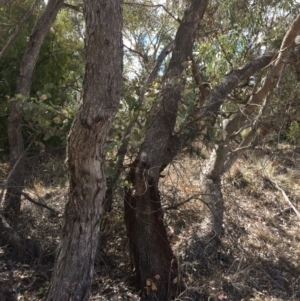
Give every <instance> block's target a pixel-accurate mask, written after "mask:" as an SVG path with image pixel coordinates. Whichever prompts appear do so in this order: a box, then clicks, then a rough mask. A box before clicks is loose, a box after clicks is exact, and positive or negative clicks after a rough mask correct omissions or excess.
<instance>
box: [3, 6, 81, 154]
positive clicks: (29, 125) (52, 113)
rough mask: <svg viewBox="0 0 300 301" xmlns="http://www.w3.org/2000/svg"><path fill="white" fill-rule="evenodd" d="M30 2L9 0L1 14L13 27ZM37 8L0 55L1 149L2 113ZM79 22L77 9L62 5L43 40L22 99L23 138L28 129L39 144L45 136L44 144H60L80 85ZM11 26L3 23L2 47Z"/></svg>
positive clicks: (10, 93)
mask: <svg viewBox="0 0 300 301" xmlns="http://www.w3.org/2000/svg"><path fill="white" fill-rule="evenodd" d="M29 5H30V1H28V2H27V3H24V5H22V6H20V5H19V4H18V3H14V4H12V5H11V6H9V7H5V8H4V13H3V14H2V15H1V17H2V20H3V21H4V20H8V19H9V20H13V21H10V23H12V24H10V26H11V27H12V28H13V27H14V26H16V24H17V23H18V22H19V20H20V19H21V18H22V17H23V14H24V13H25V12H26V9H27V6H28V7H29ZM40 9H41V8H38V9H37V10H36V11H35V12H34V14H33V16H32V17H31V19H30V21H29V23H28V25H27V26H26V27H25V28H24V29H23V30H22V31H21V32H20V33H19V35H18V36H17V38H16V39H15V41H14V42H13V44H12V45H11V47H10V48H9V49H8V51H7V53H6V54H5V55H4V57H3V58H2V59H0V78H1V80H0V101H1V103H0V116H1V117H0V118H2V119H3V123H1V129H2V131H1V134H0V148H1V149H4V150H7V149H8V143H7V136H6V125H5V119H6V118H7V116H8V110H9V106H10V104H11V100H12V99H13V96H14V93H15V85H16V81H17V78H18V76H19V68H20V61H21V58H22V55H23V53H24V51H25V49H26V46H27V41H28V37H29V34H30V31H31V29H32V27H33V25H34V22H35V21H36V19H37V17H38V15H39V13H40V12H39V10H40ZM82 22H83V20H82V16H80V14H79V13H74V12H69V11H68V10H66V9H64V10H62V11H61V13H60V14H59V16H58V18H57V20H56V22H55V24H54V26H53V28H52V30H51V31H50V33H49V34H48V36H47V37H46V40H45V42H44V43H43V45H42V49H41V52H40V56H39V59H38V62H37V66H36V70H35V76H34V79H33V83H32V89H31V94H30V99H29V100H28V102H27V103H26V104H25V103H24V111H25V120H24V121H25V124H24V134H25V136H26V137H28V138H29V137H30V136H31V135H33V136H34V137H35V139H36V142H35V144H36V145H40V146H41V147H44V146H43V145H44V144H45V142H46V141H47V143H46V144H47V145H48V146H57V145H65V140H66V135H67V132H68V130H69V127H70V123H71V120H72V117H73V113H74V110H75V109H76V106H77V101H78V95H80V91H81V82H82V73H83V56H82V53H83V39H82V37H81V33H80V32H78V30H79V29H80V30H82V26H83V25H82ZM75 23H76V26H75ZM11 27H7V28H5V27H4V28H3V29H2V37H1V41H0V47H1V48H2V47H3V46H4V44H5V43H6V41H7V40H8V38H9V37H10V34H11V30H9V29H10V28H11ZM6 29H7V30H6ZM41 96H42V97H43V99H41ZM66 112H67V113H66ZM63 115H66V116H65V117H63Z"/></svg>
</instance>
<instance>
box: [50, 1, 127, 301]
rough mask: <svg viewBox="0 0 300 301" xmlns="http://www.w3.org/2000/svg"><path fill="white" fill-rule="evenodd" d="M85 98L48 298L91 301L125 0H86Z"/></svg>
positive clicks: (73, 139)
mask: <svg viewBox="0 0 300 301" xmlns="http://www.w3.org/2000/svg"><path fill="white" fill-rule="evenodd" d="M84 5H85V10H84V11H85V20H86V69H85V78H84V84H83V91H84V93H83V102H82V104H81V105H80V108H79V110H78V113H77V115H76V117H75V120H74V123H73V125H72V128H71V131H70V135H69V138H68V149H67V152H68V158H67V162H68V166H69V173H70V175H69V178H70V189H69V201H68V203H67V205H66V209H65V215H64V225H63V229H62V235H61V241H60V243H59V246H58V250H57V256H56V263H55V267H54V272H53V276H52V282H51V285H50V289H49V293H48V296H47V300H48V301H50V300H53V301H62V300H88V297H89V291H90V285H91V281H92V277H93V271H94V260H95V254H96V250H97V245H98V241H99V232H100V221H101V216H102V211H103V200H104V196H105V190H106V184H105V177H106V174H105V166H104V164H105V149H104V143H105V140H106V137H107V135H108V132H109V129H110V127H111V123H112V120H113V118H114V116H115V114H116V111H117V108H118V104H119V100H120V95H121V89H122V47H123V46H122V34H121V31H122V1H121V0H86V1H85V3H84Z"/></svg>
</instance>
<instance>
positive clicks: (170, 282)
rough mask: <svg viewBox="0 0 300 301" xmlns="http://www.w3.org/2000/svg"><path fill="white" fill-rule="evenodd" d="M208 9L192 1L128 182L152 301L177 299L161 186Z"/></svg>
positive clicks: (141, 280)
mask: <svg viewBox="0 0 300 301" xmlns="http://www.w3.org/2000/svg"><path fill="white" fill-rule="evenodd" d="M207 4H208V1H206V0H203V1H199V0H192V1H191V3H190V5H189V7H188V9H187V10H186V12H185V14H184V17H183V20H182V21H181V24H180V26H179V28H178V31H177V34H176V37H175V46H174V50H173V53H172V57H171V60H170V63H169V66H168V69H167V71H166V74H165V76H164V86H163V88H162V91H161V99H160V104H159V107H158V110H157V113H156V115H155V117H154V119H153V123H152V125H151V126H150V128H149V130H148V132H147V135H146V138H145V141H144V143H143V145H142V146H141V148H140V151H139V155H138V157H137V159H136V160H135V161H134V162H133V163H132V165H131V168H130V172H129V174H128V176H127V180H128V181H129V182H130V183H131V187H130V188H128V189H127V190H126V197H125V206H124V208H125V213H124V218H125V223H126V229H127V235H128V238H129V246H130V251H131V255H132V261H133V264H134V267H135V272H136V278H137V279H136V282H137V285H138V287H139V289H141V290H143V292H144V293H145V298H146V299H151V300H167V299H168V300H169V298H171V297H172V296H174V295H175V293H176V289H175V285H174V284H175V282H176V281H174V279H175V277H176V276H177V262H176V259H175V256H174V255H173V252H172V249H171V247H170V244H169V241H168V238H167V233H166V229H165V226H164V222H163V212H162V208H161V201H160V195H159V191H158V181H159V173H160V171H161V170H162V168H163V167H164V164H165V162H166V160H167V159H166V158H167V157H168V155H169V150H168V144H169V142H170V140H171V138H172V134H173V130H174V126H175V122H176V117H177V110H178V102H179V100H180V98H181V93H182V91H183V89H184V78H183V76H182V73H183V71H184V62H187V61H189V60H191V59H192V48H193V42H194V38H195V35H196V32H197V28H198V26H199V23H200V21H201V19H202V17H203V14H204V12H205V10H206V7H207Z"/></svg>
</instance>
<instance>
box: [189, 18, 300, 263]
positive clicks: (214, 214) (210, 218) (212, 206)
mask: <svg viewBox="0 0 300 301" xmlns="http://www.w3.org/2000/svg"><path fill="white" fill-rule="evenodd" d="M299 30H300V15H299V16H298V17H297V18H296V19H295V21H294V22H293V24H292V26H291V28H290V30H289V31H288V32H287V33H286V35H285V37H284V39H283V42H282V45H281V48H280V51H279V52H278V53H277V55H276V56H275V57H273V58H274V59H273V61H272V64H273V67H272V68H271V69H270V71H269V74H268V75H267V77H266V80H265V82H264V84H263V85H262V87H261V88H260V89H259V90H258V91H253V95H252V96H251V97H250V99H249V101H248V104H247V105H246V106H245V107H244V109H242V110H241V112H240V113H238V114H237V115H236V116H235V117H234V118H233V119H232V120H231V121H230V122H229V123H228V124H227V126H226V127H225V128H224V131H225V137H224V141H223V142H222V143H221V144H219V145H218V146H217V147H216V150H215V151H213V152H212V154H211V156H210V159H209V160H208V161H207V163H206V165H205V168H204V169H203V170H202V173H201V175H200V183H201V187H202V191H203V201H204V203H205V204H206V208H207V210H206V213H205V216H204V221H203V222H202V223H201V226H200V228H199V234H200V237H201V239H200V241H199V239H198V241H199V245H200V246H201V245H202V248H201V247H199V246H198V247H197V252H194V254H193V259H195V258H200V257H202V255H203V252H207V250H209V253H212V251H211V249H210V248H208V246H207V243H209V244H210V245H211V246H213V247H215V246H216V242H218V239H215V238H218V236H219V234H220V233H221V230H222V223H223V212H224V201H223V197H222V190H221V177H222V175H223V173H224V172H225V171H226V170H228V168H230V166H231V165H232V164H233V163H234V161H235V160H236V158H237V157H236V156H235V153H234V152H232V151H231V148H230V140H231V137H232V135H233V134H234V133H235V132H236V131H238V130H239V129H240V127H241V126H242V125H243V124H244V122H245V121H247V120H249V119H251V118H253V117H251V115H252V114H253V112H254V110H255V109H256V108H257V105H258V104H259V105H261V104H262V103H263V101H264V100H265V104H264V105H263V106H262V108H261V110H260V112H259V117H261V116H263V115H265V114H266V112H267V107H268V106H269V104H270V101H271V98H272V95H273V94H274V90H275V89H276V88H277V86H278V84H279V81H280V78H281V76H282V72H283V69H284V65H285V64H286V62H287V61H288V58H289V57H290V50H291V46H292V44H293V42H294V40H295V37H296V36H297V34H298V32H299ZM263 61H265V60H261V62H263ZM257 62H258V61H257ZM265 62H266V61H265ZM252 67H253V66H252ZM260 68H261V66H260ZM245 70H246V69H245ZM248 70H251V69H248ZM235 72H236V71H235ZM244 76H245V73H244ZM225 80H226V78H225ZM223 82H224V81H223ZM221 84H222V83H221ZM232 84H233V81H232ZM225 87H226V86H225ZM227 87H228V88H229V87H232V85H228V86H227ZM220 88H221V89H220ZM219 89H220V90H219ZM218 90H219V91H218ZM222 90H223V89H222V86H218V87H217V88H216V89H214V91H213V92H212V94H211V96H210V97H209V99H208V103H209V105H210V106H207V107H210V108H214V111H213V112H211V113H210V115H211V117H213V119H214V117H215V116H214V114H217V112H216V110H217V107H218V104H220V103H223V101H224V98H225V97H226V95H227V94H228V93H229V92H230V90H226V92H227V93H226V94H224V91H223V93H222V94H220V92H221V91H222ZM218 95H219V97H217V96H218ZM204 110H207V108H206V107H205V108H204ZM254 123H257V122H254ZM253 137H254V135H253V131H251V132H250V133H249V136H248V137H246V139H245V140H244V141H243V142H242V143H241V145H240V147H244V146H246V145H247V144H248V143H249V142H250V141H251V139H252V138H253ZM205 242H206V243H205Z"/></svg>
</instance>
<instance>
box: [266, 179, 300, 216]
mask: <svg viewBox="0 0 300 301" xmlns="http://www.w3.org/2000/svg"><path fill="white" fill-rule="evenodd" d="M269 180H270V181H271V183H272V184H273V185H274V186H275V187H276V188H277V189H278V190H279V191H280V192H281V194H282V196H283V198H284V199H285V201H286V202H287V203H288V204H289V205H290V207H291V208H292V209H293V210H294V212H295V213H296V215H297V216H298V218H299V219H300V212H299V211H298V210H297V208H296V207H295V206H294V205H293V203H292V202H291V201H290V199H289V197H288V196H287V195H286V193H285V191H284V190H283V189H282V188H281V187H280V186H279V185H278V184H277V183H276V182H275V181H274V180H272V179H270V178H269Z"/></svg>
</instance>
